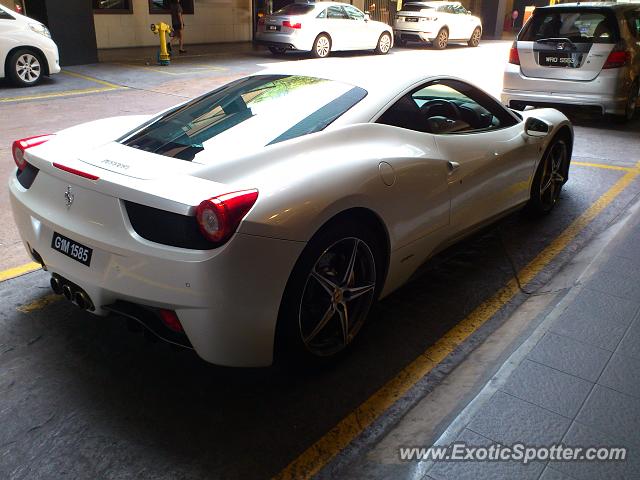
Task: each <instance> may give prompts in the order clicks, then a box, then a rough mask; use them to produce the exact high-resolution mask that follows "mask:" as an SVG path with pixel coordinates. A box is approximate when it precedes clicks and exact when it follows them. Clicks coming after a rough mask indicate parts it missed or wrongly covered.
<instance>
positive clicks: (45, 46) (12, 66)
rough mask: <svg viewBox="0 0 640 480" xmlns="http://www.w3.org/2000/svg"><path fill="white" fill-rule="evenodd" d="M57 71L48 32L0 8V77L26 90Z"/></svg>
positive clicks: (24, 18) (55, 50)
mask: <svg viewBox="0 0 640 480" xmlns="http://www.w3.org/2000/svg"><path fill="white" fill-rule="evenodd" d="M59 71H60V62H59V57H58V47H57V45H56V44H55V42H54V41H53V40H51V34H50V33H49V29H47V27H45V26H44V25H43V24H42V23H40V22H38V21H36V20H33V19H32V18H29V17H25V16H24V15H20V14H19V13H15V12H12V11H11V10H9V9H8V8H6V7H4V6H3V5H0V78H4V77H8V78H9V79H10V80H11V81H12V82H13V83H14V84H15V85H16V86H19V87H30V86H32V85H35V84H37V83H38V82H39V81H40V80H41V79H42V76H43V75H52V74H54V73H58V72H59Z"/></svg>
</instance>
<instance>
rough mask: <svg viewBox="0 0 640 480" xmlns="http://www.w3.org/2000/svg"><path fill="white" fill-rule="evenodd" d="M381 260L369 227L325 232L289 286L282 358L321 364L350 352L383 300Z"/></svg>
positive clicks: (338, 225) (279, 340)
mask: <svg viewBox="0 0 640 480" xmlns="http://www.w3.org/2000/svg"><path fill="white" fill-rule="evenodd" d="M382 258H383V253H382V250H381V247H380V242H379V239H378V238H377V237H376V235H375V233H374V232H373V230H372V229H370V228H369V227H368V226H367V225H366V224H356V222H353V221H348V220H346V219H341V220H338V221H335V222H334V223H331V224H329V225H328V226H326V227H324V228H323V229H322V230H320V232H318V233H317V234H316V235H315V236H314V237H313V238H312V240H311V241H310V242H309V243H308V244H307V246H306V247H305V249H304V250H303V252H302V254H301V255H300V258H299V259H298V261H297V262H296V265H295V267H294V269H293V271H292V273H291V276H290V277H289V281H288V282H287V286H286V288H285V292H284V295H283V297H282V303H281V305H280V312H279V316H278V328H277V336H276V348H277V352H278V355H279V356H280V355H284V356H285V357H288V359H289V360H292V361H294V362H297V361H302V362H303V363H305V364H319V363H325V362H327V361H331V360H333V359H335V358H337V357H339V356H340V355H341V354H343V353H344V352H345V351H347V349H348V348H349V347H350V346H351V344H352V343H353V341H354V339H355V337H356V336H357V334H358V332H359V331H360V329H361V328H362V326H363V325H364V323H365V321H366V318H367V315H368V313H369V309H370V308H371V306H372V305H373V303H374V301H375V300H376V299H377V297H378V294H379V290H380V286H381V283H382V275H383V274H382V272H383V268H382Z"/></svg>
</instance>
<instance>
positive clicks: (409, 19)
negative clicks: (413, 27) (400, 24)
mask: <svg viewBox="0 0 640 480" xmlns="http://www.w3.org/2000/svg"><path fill="white" fill-rule="evenodd" d="M406 20H407V22H417V21H418V19H417V18H411V17H407V18H406Z"/></svg>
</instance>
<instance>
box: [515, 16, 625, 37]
mask: <svg viewBox="0 0 640 480" xmlns="http://www.w3.org/2000/svg"><path fill="white" fill-rule="evenodd" d="M560 38H563V39H569V40H571V41H572V42H574V43H616V42H617V41H618V29H617V25H616V22H615V17H612V16H610V15H609V14H608V13H607V12H604V11H597V10H585V9H566V8H562V9H548V10H536V11H535V13H534V14H533V18H532V19H531V21H530V22H529V23H527V25H526V26H525V28H524V30H523V31H522V33H521V34H520V37H519V38H518V40H522V41H525V42H536V41H543V40H545V39H560Z"/></svg>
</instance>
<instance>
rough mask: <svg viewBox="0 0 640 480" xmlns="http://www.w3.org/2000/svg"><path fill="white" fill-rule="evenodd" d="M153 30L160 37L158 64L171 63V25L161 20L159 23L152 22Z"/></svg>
mask: <svg viewBox="0 0 640 480" xmlns="http://www.w3.org/2000/svg"><path fill="white" fill-rule="evenodd" d="M151 31H152V32H153V33H155V34H157V35H158V36H159V37H160V51H159V52H158V65H163V66H164V65H169V64H170V63H171V55H169V52H168V50H167V34H169V33H171V27H170V26H169V25H167V24H166V23H164V22H160V23H158V24H157V25H156V24H155V23H152V24H151Z"/></svg>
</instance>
